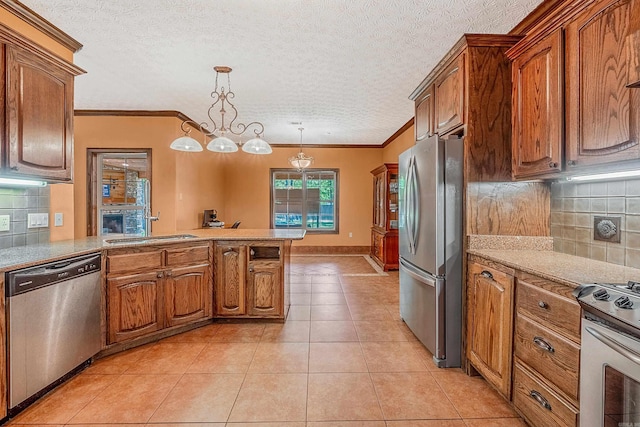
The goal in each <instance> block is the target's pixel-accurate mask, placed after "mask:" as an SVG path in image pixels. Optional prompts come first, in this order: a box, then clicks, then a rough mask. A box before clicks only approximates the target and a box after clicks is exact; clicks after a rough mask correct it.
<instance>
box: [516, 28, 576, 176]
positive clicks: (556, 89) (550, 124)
mask: <svg viewBox="0 0 640 427" xmlns="http://www.w3.org/2000/svg"><path fill="white" fill-rule="evenodd" d="M562 53H563V52H562V31H561V30H560V29H558V30H556V31H554V32H553V33H551V34H549V35H548V36H547V37H545V38H544V39H542V40H541V41H539V42H538V43H536V44H534V45H533V46H531V47H529V48H528V49H526V50H524V51H523V52H522V53H521V54H519V55H518V56H517V57H516V58H515V59H514V61H513V63H512V68H511V70H512V80H513V86H512V90H513V97H512V121H511V122H512V138H513V141H512V143H513V146H512V149H513V157H512V162H513V164H512V172H513V176H514V178H523V177H532V176H539V175H544V174H548V173H552V172H559V171H560V170H561V169H562V144H563V140H564V139H563V135H562V131H563V127H562V124H563V107H562V105H563V104H562V82H563V79H562V75H563V67H562V64H563V61H562Z"/></svg>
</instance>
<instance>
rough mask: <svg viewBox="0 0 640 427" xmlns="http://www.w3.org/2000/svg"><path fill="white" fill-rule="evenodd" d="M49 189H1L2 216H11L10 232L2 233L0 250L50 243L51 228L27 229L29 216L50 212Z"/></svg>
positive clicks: (0, 233) (0, 205)
mask: <svg viewBox="0 0 640 427" xmlns="http://www.w3.org/2000/svg"><path fill="white" fill-rule="evenodd" d="M49 201H50V198H49V187H44V188H0V215H9V216H10V217H11V218H10V222H9V227H10V229H9V231H0V249H5V248H10V247H13V246H25V245H33V244H36V243H46V242H49V229H50V227H52V226H53V224H52V218H49V227H45V228H27V215H28V214H30V213H46V212H49Z"/></svg>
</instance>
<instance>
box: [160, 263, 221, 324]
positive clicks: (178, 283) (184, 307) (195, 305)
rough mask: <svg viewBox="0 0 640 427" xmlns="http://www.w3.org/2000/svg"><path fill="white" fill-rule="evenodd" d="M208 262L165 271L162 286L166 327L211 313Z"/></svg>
mask: <svg viewBox="0 0 640 427" xmlns="http://www.w3.org/2000/svg"><path fill="white" fill-rule="evenodd" d="M209 272H210V270H209V265H207V264H203V265H195V266H190V267H182V268H174V269H172V270H168V271H167V272H166V273H165V274H166V280H165V285H164V298H165V316H166V326H175V325H181V324H183V323H190V322H193V321H196V320H200V319H205V318H207V317H209V316H210V315H211V294H210V289H211V286H210V285H211V275H210V274H209Z"/></svg>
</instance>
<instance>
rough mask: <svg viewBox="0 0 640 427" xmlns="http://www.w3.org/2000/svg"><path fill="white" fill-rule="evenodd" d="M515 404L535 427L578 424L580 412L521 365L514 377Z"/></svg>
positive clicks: (517, 365) (571, 426)
mask: <svg viewBox="0 0 640 427" xmlns="http://www.w3.org/2000/svg"><path fill="white" fill-rule="evenodd" d="M513 404H514V405H515V407H516V409H518V410H519V411H520V412H521V413H522V415H523V416H524V417H525V418H526V420H527V421H528V422H529V424H531V425H533V426H569V427H574V426H576V425H577V424H578V411H577V410H576V409H575V408H574V407H573V406H572V405H571V404H569V403H568V402H566V401H565V400H564V399H562V398H561V397H560V396H558V395H557V394H555V393H554V392H553V391H551V389H549V388H548V387H547V386H545V385H544V384H543V383H542V382H541V381H539V380H538V379H537V378H536V377H535V376H534V375H533V374H532V373H530V372H529V371H528V370H527V369H526V368H524V367H523V366H522V365H520V364H519V363H516V364H515V372H514V377H513Z"/></svg>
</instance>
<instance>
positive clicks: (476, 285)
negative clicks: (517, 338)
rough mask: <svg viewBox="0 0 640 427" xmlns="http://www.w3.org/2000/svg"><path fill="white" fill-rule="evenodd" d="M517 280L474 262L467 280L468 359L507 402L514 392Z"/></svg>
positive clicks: (471, 263) (470, 265)
mask: <svg viewBox="0 0 640 427" xmlns="http://www.w3.org/2000/svg"><path fill="white" fill-rule="evenodd" d="M513 291H514V277H513V275H512V274H507V273H504V272H502V271H499V270H496V269H495V268H491V267H489V266H486V265H483V264H480V263H477V262H470V263H469V268H468V280H467V357H468V359H469V361H470V362H471V363H472V364H473V366H474V367H475V368H476V369H477V370H478V372H480V373H481V374H482V376H483V377H484V378H485V379H486V380H487V381H489V382H490V383H491V384H493V385H494V386H495V387H496V389H497V390H498V391H500V393H502V394H503V395H504V396H505V397H506V398H507V399H508V398H509V397H510V393H511V360H512V359H511V348H512V332H513V306H514V296H513Z"/></svg>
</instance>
